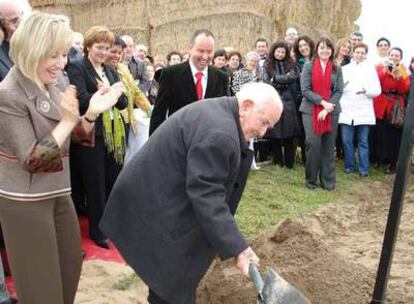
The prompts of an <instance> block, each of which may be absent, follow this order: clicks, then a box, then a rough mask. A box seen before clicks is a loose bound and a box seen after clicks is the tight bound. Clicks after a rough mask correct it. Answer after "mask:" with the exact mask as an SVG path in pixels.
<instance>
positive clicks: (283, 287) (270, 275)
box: [262, 268, 310, 304]
mask: <svg viewBox="0 0 414 304" xmlns="http://www.w3.org/2000/svg"><path fill="white" fill-rule="evenodd" d="M262 294H263V302H262V303H263V304H310V301H309V300H308V299H307V298H306V297H305V296H304V295H303V294H302V293H301V292H300V291H299V290H297V289H296V288H295V287H293V286H292V285H291V284H289V283H288V282H287V281H285V280H284V279H283V278H282V277H281V276H280V275H278V274H277V272H276V271H274V270H273V269H272V268H268V270H267V274H266V279H265V284H264V287H263V291H262Z"/></svg>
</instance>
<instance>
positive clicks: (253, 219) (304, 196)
mask: <svg viewBox="0 0 414 304" xmlns="http://www.w3.org/2000/svg"><path fill="white" fill-rule="evenodd" d="M336 174H337V176H336V178H337V182H336V189H335V191H325V190H322V189H320V188H318V189H316V190H308V189H307V188H306V187H305V169H304V167H303V166H302V165H296V166H295V168H294V169H286V168H280V167H279V166H274V165H263V166H261V169H260V170H258V171H252V172H250V175H249V179H248V181H247V185H246V188H245V191H244V194H243V197H242V200H241V202H240V205H239V208H238V210H237V214H236V219H237V222H238V224H239V226H240V228H241V230H242V231H243V232H244V234H245V235H246V236H247V237H252V236H255V235H257V234H259V233H260V232H262V231H264V230H267V229H268V228H270V227H271V226H273V225H275V224H277V223H278V222H280V221H281V220H283V219H286V218H296V217H301V216H303V215H304V214H306V213H309V212H311V211H312V210H315V209H317V208H318V207H320V206H321V205H324V204H327V203H335V202H338V201H339V200H340V199H341V198H343V197H344V196H346V195H347V194H349V193H352V192H354V191H356V189H357V188H360V186H361V183H365V184H367V185H368V183H367V182H368V181H375V180H382V178H383V175H384V174H383V173H382V171H380V170H376V169H370V175H369V177H368V178H361V177H360V176H359V175H358V174H345V173H344V171H343V162H337V166H336Z"/></svg>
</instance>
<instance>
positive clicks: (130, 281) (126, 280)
mask: <svg viewBox="0 0 414 304" xmlns="http://www.w3.org/2000/svg"><path fill="white" fill-rule="evenodd" d="M140 281H141V279H140V278H139V277H138V276H137V275H136V273H135V272H134V273H130V274H128V275H123V276H122V277H121V278H120V279H119V280H117V281H116V282H115V283H114V284H113V285H112V288H113V289H115V290H122V291H123V290H128V289H130V288H131V287H132V286H134V285H136V284H138V283H139V282H140Z"/></svg>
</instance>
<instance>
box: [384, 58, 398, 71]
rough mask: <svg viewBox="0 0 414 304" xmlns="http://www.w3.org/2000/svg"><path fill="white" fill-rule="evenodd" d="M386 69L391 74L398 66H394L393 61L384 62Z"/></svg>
mask: <svg viewBox="0 0 414 304" xmlns="http://www.w3.org/2000/svg"><path fill="white" fill-rule="evenodd" d="M386 67H387V69H388V71H390V72H392V70H393V69H394V68H395V67H398V64H395V63H394V62H393V61H391V60H388V61H387V62H386Z"/></svg>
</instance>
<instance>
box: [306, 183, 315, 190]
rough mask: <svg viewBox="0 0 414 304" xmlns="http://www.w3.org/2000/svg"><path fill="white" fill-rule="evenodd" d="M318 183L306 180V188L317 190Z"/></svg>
mask: <svg viewBox="0 0 414 304" xmlns="http://www.w3.org/2000/svg"><path fill="white" fill-rule="evenodd" d="M316 187H317V186H316V184H314V183H311V182H306V188H308V189H309V190H315V189H316Z"/></svg>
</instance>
